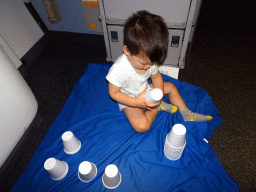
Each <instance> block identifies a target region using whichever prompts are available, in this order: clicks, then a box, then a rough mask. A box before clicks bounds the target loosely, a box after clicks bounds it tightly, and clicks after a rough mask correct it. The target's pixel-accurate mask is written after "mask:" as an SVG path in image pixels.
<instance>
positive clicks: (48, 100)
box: [1, 12, 256, 192]
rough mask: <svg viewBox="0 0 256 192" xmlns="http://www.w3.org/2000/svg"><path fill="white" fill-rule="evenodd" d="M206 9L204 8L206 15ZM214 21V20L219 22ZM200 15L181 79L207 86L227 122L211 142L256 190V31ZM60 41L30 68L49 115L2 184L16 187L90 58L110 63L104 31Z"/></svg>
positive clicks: (242, 184)
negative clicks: (219, 25) (226, 25)
mask: <svg viewBox="0 0 256 192" xmlns="http://www.w3.org/2000/svg"><path fill="white" fill-rule="evenodd" d="M203 14H204V12H203V13H202V15H203ZM213 24H214V23H213ZM209 26H210V25H205V20H203V19H202V20H199V24H198V27H197V30H196V32H195V36H194V40H193V43H192V47H191V51H190V54H189V56H188V58H187V61H186V65H185V69H182V70H180V71H179V80H181V81H184V82H187V83H190V84H193V85H196V86H199V87H202V88H204V89H205V90H206V91H207V92H208V94H209V95H210V96H211V98H212V100H213V103H214V104H215V106H216V107H217V108H218V109H219V111H220V117H221V118H222V120H223V123H222V124H221V125H220V126H219V127H218V128H217V129H216V131H215V132H214V134H213V137H212V138H211V139H210V140H209V144H210V145H211V146H212V148H213V150H214V151H215V153H216V155H217V157H218V158H219V161H220V162H221V164H222V165H223V167H224V169H225V170H226V172H227V174H228V175H229V176H230V177H231V178H233V179H234V180H235V181H236V182H237V183H238V185H239V188H240V191H242V192H250V191H256V184H255V183H256V147H255V146H256V118H255V117H256V112H255V108H256V99H255V98H256V97H255V95H256V89H255V81H256V77H255V74H256V73H255V72H256V69H255V67H254V65H255V61H256V46H255V45H256V34H255V33H254V32H253V31H251V30H244V29H242V30H239V28H238V30H237V29H236V28H235V29H233V28H228V29H227V30H226V29H219V28H218V29H217V30H216V28H214V26H210V27H209ZM52 34H53V35H54V37H55V41H54V43H52V44H50V45H48V46H47V47H46V48H45V50H44V51H43V52H42V53H41V54H40V55H39V56H38V57H37V58H36V59H35V60H34V62H33V63H32V64H31V65H30V66H29V67H28V68H27V72H28V76H27V78H26V81H27V83H28V84H29V86H30V87H31V89H32V91H33V93H34V94H35V97H36V98H37V101H38V104H39V112H40V113H41V115H42V116H43V121H42V123H41V127H40V130H37V131H36V132H35V133H34V135H33V137H32V138H30V141H29V144H28V146H27V148H26V151H25V152H24V153H23V154H22V155H21V158H20V159H19V163H17V165H16V166H15V169H14V170H13V171H12V173H11V175H10V177H9V178H8V180H7V181H6V182H5V184H4V186H1V189H4V191H10V189H11V186H13V185H14V183H15V182H16V180H17V179H18V177H19V176H20V174H21V173H22V172H23V171H24V169H25V168H26V166H27V164H28V163H29V160H30V159H31V158H32V156H33V154H34V152H35V151H36V149H37V147H38V146H39V144H40V142H41V141H42V140H43V138H44V136H45V135H46V133H47V131H48V130H49V128H50V126H51V125H52V123H53V122H54V120H55V119H56V117H57V116H58V114H59V112H60V111H61V109H62V107H63V105H64V104H65V102H66V101H67V99H68V97H69V95H70V93H71V91H72V88H73V86H74V84H75V83H76V82H77V81H78V79H79V78H80V77H81V76H82V75H83V74H84V72H85V71H86V67H87V62H96V63H106V61H105V58H106V53H105V46H104V40H103V36H101V35H86V36H85V35H81V34H72V33H58V32H52Z"/></svg>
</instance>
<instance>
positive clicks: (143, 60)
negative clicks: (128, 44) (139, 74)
mask: <svg viewBox="0 0 256 192" xmlns="http://www.w3.org/2000/svg"><path fill="white" fill-rule="evenodd" d="M128 60H129V61H130V63H131V65H132V66H133V67H134V68H135V69H138V70H148V69H149V68H150V67H151V65H152V63H151V61H150V60H149V58H147V57H145V56H144V55H140V54H139V55H131V56H128Z"/></svg>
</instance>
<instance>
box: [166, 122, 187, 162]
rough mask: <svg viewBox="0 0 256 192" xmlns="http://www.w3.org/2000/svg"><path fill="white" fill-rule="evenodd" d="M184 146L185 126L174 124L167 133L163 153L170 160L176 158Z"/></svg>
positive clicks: (179, 155)
mask: <svg viewBox="0 0 256 192" xmlns="http://www.w3.org/2000/svg"><path fill="white" fill-rule="evenodd" d="M185 146H186V128H185V126H184V125H181V124H175V125H174V126H173V128H172V130H171V131H170V133H168V134H167V136H166V139H165V145H164V154H165V156H166V157H167V158H168V159H170V160H173V161H174V160H178V159H179V158H180V157H181V155H182V153H183V150H184V148H185Z"/></svg>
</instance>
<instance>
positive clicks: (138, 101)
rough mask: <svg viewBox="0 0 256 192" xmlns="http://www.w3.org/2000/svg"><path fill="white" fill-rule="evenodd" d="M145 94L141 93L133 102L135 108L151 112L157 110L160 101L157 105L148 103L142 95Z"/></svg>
mask: <svg viewBox="0 0 256 192" xmlns="http://www.w3.org/2000/svg"><path fill="white" fill-rule="evenodd" d="M146 93H147V92H146V91H144V92H142V93H141V94H140V95H139V96H138V97H137V98H136V99H135V100H136V104H137V107H139V108H142V109H147V110H149V111H151V110H152V109H154V108H157V107H158V106H159V105H160V101H159V102H158V103H149V102H148V101H147V100H146V99H145V98H144V97H143V95H144V94H146Z"/></svg>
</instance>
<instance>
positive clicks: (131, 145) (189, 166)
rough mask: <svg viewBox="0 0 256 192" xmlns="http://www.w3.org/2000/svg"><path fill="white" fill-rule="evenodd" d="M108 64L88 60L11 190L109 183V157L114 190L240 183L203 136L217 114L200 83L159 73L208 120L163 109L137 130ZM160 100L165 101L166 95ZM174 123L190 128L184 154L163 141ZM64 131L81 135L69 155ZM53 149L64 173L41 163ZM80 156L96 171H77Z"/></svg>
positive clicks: (98, 187)
mask: <svg viewBox="0 0 256 192" xmlns="http://www.w3.org/2000/svg"><path fill="white" fill-rule="evenodd" d="M110 66H111V65H109V64H94V63H89V64H88V68H87V71H86V73H85V74H84V75H83V77H82V78H81V79H80V80H79V81H78V82H77V83H76V85H75V87H74V89H73V91H72V93H71V95H70V97H69V99H68V101H67V102H66V104H65V105H64V107H63V109H62V111H61V112H60V114H59V116H58V118H57V119H56V121H55V122H54V124H53V125H52V126H51V128H50V130H49V131H48V133H47V135H46V137H45V138H44V140H43V141H42V143H41V144H40V146H39V147H38V149H37V151H36V152H35V154H34V156H33V158H32V159H31V161H30V163H29V165H28V166H27V168H26V169H25V171H24V172H23V173H22V175H21V176H20V178H19V179H18V181H17V182H16V183H15V185H14V187H13V188H12V191H13V192H16V191H18V192H22V191H24V192H25V191H26V192H29V191H33V192H35V191H36V192H39V191H42V192H46V191H49V192H53V191H68V192H69V191H76V192H78V191H93V192H95V191H97V192H99V191H107V190H108V189H106V188H105V187H104V185H103V184H102V175H103V173H104V170H105V168H106V166H107V165H109V164H115V165H116V166H117V167H118V169H119V171H120V173H121V175H122V182H121V184H120V186H119V187H118V188H116V189H115V191H121V192H123V191H133V192H136V191H138V192H141V191H146V192H149V191H152V192H155V191H161V192H164V191H172V192H176V191H177V192H178V191H179V192H180V191H197V192H198V191H204V192H205V191H212V192H216V191H222V192H225V191H232V192H235V191H239V189H238V186H237V184H236V182H235V181H234V180H233V179H231V178H230V177H229V176H228V175H227V173H226V172H225V170H224V169H223V167H222V165H221V164H220V162H219V160H218V158H217V157H216V155H215V154H214V151H213V150H212V148H211V146H210V145H209V144H207V143H206V142H205V141H204V140H203V139H204V138H206V139H210V138H211V137H212V133H213V131H214V130H215V129H216V128H217V127H218V126H219V125H220V123H221V121H222V120H221V119H220V117H219V116H218V113H219V111H218V110H217V108H216V107H215V106H214V104H213V103H212V100H211V98H210V96H209V95H208V94H207V93H206V91H205V90H203V89H202V88H199V87H196V86H193V85H190V84H187V83H184V82H181V81H178V80H176V79H173V78H171V77H168V76H165V75H163V79H164V81H169V82H171V83H173V84H174V85H175V86H176V87H177V88H178V90H179V92H180V94H181V96H182V97H183V99H184V101H185V102H186V104H187V106H188V107H189V108H190V109H191V110H192V111H194V112H198V113H202V114H209V115H212V116H213V120H212V121H210V122H204V123H199V122H184V121H183V118H182V117H181V115H180V113H179V112H176V113H175V114H170V113H167V112H162V111H161V112H159V113H158V115H157V117H156V119H155V122H154V123H153V125H152V127H151V129H150V130H149V131H148V132H146V133H144V134H139V133H137V132H135V131H134V129H133V128H132V127H131V125H130V124H129V122H128V120H127V119H126V117H125V115H124V114H123V112H122V111H119V108H118V105H117V103H116V102H114V101H113V100H112V99H111V98H110V97H109V94H108V84H107V81H106V79H105V77H106V75H107V72H108V70H109V68H110ZM164 100H165V101H166V102H168V98H167V96H166V97H165V98H164ZM177 123H180V124H183V125H184V126H185V127H186V129H187V133H186V139H187V144H186V147H185V149H184V151H183V154H182V156H181V158H180V159H179V160H176V161H171V160H169V159H167V158H166V157H165V155H164V152H163V149H164V144H165V138H166V135H167V134H168V133H169V132H170V131H171V129H172V126H173V125H174V124H177ZM66 131H72V132H73V133H74V135H75V136H76V137H77V138H78V139H79V140H80V141H81V143H82V147H81V149H80V151H79V152H77V153H76V154H73V155H68V154H66V153H65V152H64V150H63V143H62V139H61V136H62V134H63V133H64V132H66ZM50 157H54V158H56V159H59V160H62V161H65V162H67V163H68V165H69V172H68V174H67V175H66V177H65V178H64V179H62V180H60V181H55V180H53V179H51V177H50V175H49V174H48V173H47V172H46V171H45V170H44V162H45V161H46V160H47V159H48V158H50ZM83 161H90V162H93V163H94V164H95V165H96V166H97V169H98V173H97V176H96V177H95V178H94V179H93V180H92V181H91V182H89V183H84V182H81V181H80V180H79V178H78V167H79V164H80V163H81V162H83Z"/></svg>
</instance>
